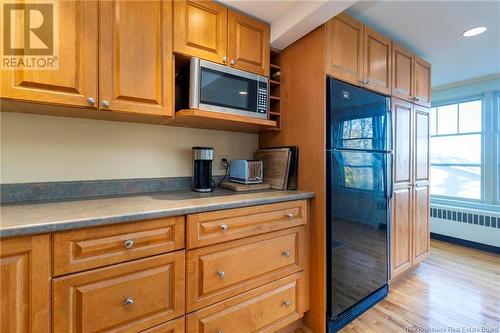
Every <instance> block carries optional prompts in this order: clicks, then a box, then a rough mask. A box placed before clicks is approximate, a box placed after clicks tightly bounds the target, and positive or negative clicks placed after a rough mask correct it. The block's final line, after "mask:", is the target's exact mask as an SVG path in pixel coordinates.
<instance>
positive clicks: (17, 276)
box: [0, 235, 50, 333]
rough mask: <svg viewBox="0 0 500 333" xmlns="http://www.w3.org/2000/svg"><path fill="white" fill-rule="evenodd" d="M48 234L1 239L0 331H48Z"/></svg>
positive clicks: (34, 332) (44, 332) (39, 332)
mask: <svg viewBox="0 0 500 333" xmlns="http://www.w3.org/2000/svg"><path fill="white" fill-rule="evenodd" d="M49 249H50V246H49V235H40V236H33V237H21V238H12V239H6V240H0V318H1V319H2V320H1V321H0V332H32V333H48V332H50V267H49V258H50V255H49Z"/></svg>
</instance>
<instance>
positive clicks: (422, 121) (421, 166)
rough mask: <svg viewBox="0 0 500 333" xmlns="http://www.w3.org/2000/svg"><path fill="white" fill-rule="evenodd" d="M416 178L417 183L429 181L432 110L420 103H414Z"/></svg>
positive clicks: (422, 183)
mask: <svg viewBox="0 0 500 333" xmlns="http://www.w3.org/2000/svg"><path fill="white" fill-rule="evenodd" d="M414 109H415V116H414V117H415V125H414V128H415V129H414V136H415V138H414V140H415V141H414V142H415V143H414V169H415V171H414V173H413V175H414V179H413V183H414V184H415V185H427V184H428V183H429V126H430V123H429V122H430V117H429V113H430V110H429V109H428V108H425V107H421V106H419V105H414Z"/></svg>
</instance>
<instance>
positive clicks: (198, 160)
mask: <svg viewBox="0 0 500 333" xmlns="http://www.w3.org/2000/svg"><path fill="white" fill-rule="evenodd" d="M192 149H193V184H192V185H193V188H192V190H193V191H195V192H212V191H213V190H214V188H215V186H214V181H213V180H212V161H213V159H214V148H213V147H193V148H192Z"/></svg>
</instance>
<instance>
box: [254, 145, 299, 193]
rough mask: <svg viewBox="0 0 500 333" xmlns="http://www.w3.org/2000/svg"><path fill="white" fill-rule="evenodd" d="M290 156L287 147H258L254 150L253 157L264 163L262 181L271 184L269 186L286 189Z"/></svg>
mask: <svg viewBox="0 0 500 333" xmlns="http://www.w3.org/2000/svg"><path fill="white" fill-rule="evenodd" d="M290 156H291V153H290V149H289V148H272V149H260V150H257V152H255V159H256V160H262V164H263V165H264V182H265V183H268V184H271V188H274V189H277V190H286V185H287V182H288V171H289V169H290Z"/></svg>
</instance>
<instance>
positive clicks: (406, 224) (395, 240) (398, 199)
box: [390, 186, 412, 278]
mask: <svg viewBox="0 0 500 333" xmlns="http://www.w3.org/2000/svg"><path fill="white" fill-rule="evenodd" d="M411 197H412V187H411V186H408V187H404V188H400V189H396V190H394V194H393V197H392V218H391V229H390V230H391V277H392V278H394V277H396V276H397V275H399V274H401V273H402V272H404V271H406V270H407V269H408V268H410V267H411V265H412V239H411V237H412V231H411V230H412V200H411Z"/></svg>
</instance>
